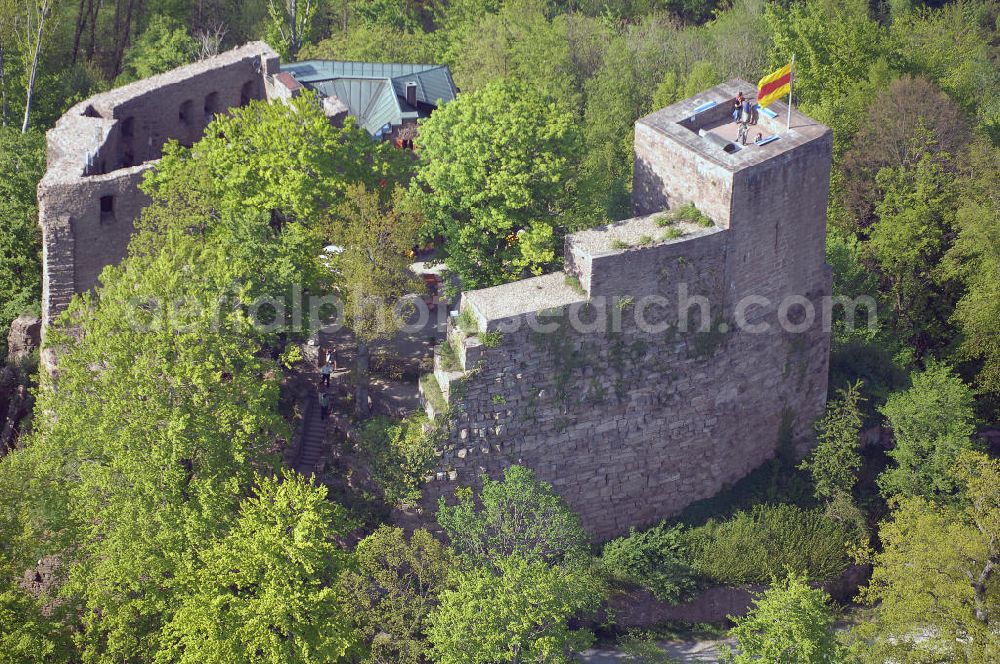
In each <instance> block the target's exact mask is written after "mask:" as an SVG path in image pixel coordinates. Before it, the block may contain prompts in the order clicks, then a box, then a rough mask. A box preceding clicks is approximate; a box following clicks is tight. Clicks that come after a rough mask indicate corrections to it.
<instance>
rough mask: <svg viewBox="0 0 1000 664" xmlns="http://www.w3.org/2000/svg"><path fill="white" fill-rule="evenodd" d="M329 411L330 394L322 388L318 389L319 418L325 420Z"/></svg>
mask: <svg viewBox="0 0 1000 664" xmlns="http://www.w3.org/2000/svg"><path fill="white" fill-rule="evenodd" d="M329 413H330V395H329V394H327V393H326V392H324V391H323V390H320V391H319V419H321V420H325V419H326V416H327V415H328V414H329Z"/></svg>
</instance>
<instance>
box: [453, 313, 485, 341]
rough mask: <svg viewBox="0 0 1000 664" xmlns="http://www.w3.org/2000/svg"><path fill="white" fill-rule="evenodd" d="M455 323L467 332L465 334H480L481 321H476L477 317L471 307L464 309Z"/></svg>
mask: <svg viewBox="0 0 1000 664" xmlns="http://www.w3.org/2000/svg"><path fill="white" fill-rule="evenodd" d="M455 324H456V325H458V329H460V330H462V332H463V333H465V336H467V337H471V336H474V335H476V334H479V323H478V322H477V321H476V317H475V316H473V315H472V312H471V311H470V310H469V309H462V311H461V312H459V314H458V316H457V317H456V318H455Z"/></svg>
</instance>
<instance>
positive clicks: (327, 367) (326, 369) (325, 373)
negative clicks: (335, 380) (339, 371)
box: [319, 356, 333, 387]
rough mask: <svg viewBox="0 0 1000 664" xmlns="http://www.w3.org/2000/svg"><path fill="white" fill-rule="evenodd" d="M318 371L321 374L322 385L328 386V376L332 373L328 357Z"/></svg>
mask: <svg viewBox="0 0 1000 664" xmlns="http://www.w3.org/2000/svg"><path fill="white" fill-rule="evenodd" d="M328 357H329V356H328ZM319 372H320V374H322V376H323V387H330V376H331V375H333V366H332V365H331V364H330V360H329V359H327V361H326V363H325V364H324V365H323V366H322V367H320V370H319Z"/></svg>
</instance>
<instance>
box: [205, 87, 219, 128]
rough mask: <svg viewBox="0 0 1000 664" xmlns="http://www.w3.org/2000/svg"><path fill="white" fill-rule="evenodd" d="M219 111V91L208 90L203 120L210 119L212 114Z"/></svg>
mask: <svg viewBox="0 0 1000 664" xmlns="http://www.w3.org/2000/svg"><path fill="white" fill-rule="evenodd" d="M218 112H219V93H218V92H210V93H209V94H208V96H207V97H205V122H208V121H210V120H211V119H212V116H213V115H215V114H216V113H218Z"/></svg>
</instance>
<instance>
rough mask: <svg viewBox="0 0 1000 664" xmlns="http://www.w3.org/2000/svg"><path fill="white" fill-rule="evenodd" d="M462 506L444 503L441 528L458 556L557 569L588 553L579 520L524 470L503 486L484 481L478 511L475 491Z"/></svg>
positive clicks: (516, 469) (463, 496)
mask: <svg viewBox="0 0 1000 664" xmlns="http://www.w3.org/2000/svg"><path fill="white" fill-rule="evenodd" d="M456 493H457V494H458V503H457V504H456V505H454V506H448V505H447V504H446V503H445V500H444V498H443V497H442V498H441V501H440V503H439V507H438V515H437V518H438V523H440V524H441V527H442V528H444V529H445V531H446V532H447V533H448V537H449V538H450V539H451V543H452V545H453V546H454V547H455V548H456V550H458V551H459V552H460V553H463V554H468V555H470V556H472V557H473V559H476V560H487V561H492V562H494V563H498V562H499V561H501V560H503V559H506V558H508V557H510V556H520V557H522V558H525V559H527V560H543V561H546V562H549V563H559V562H562V561H563V560H565V559H567V558H575V557H577V556H579V555H581V554H583V553H585V552H586V550H587V546H588V544H589V538H588V537H587V534H586V533H585V532H584V530H583V528H582V527H581V526H580V520H579V518H578V517H577V516H576V515H575V514H574V513H573V512H572V511H571V510H570V509H569V507H567V506H566V503H565V502H563V500H562V498H560V497H559V496H558V495H557V494H556V493H555V492H554V491H553V490H552V487H551V486H550V485H549V484H547V483H545V482H540V481H538V480H537V479H535V473H534V472H533V471H531V470H530V469H528V468H525V467H523V466H511V467H509V468H508V469H507V470H506V471H504V479H503V480H502V481H499V482H498V481H494V480H491V479H489V478H484V479H483V488H482V491H481V492H480V494H479V501H478V502H479V503H480V504H481V505H482V507H481V508H477V506H476V501H475V500H473V496H472V492H471V490H465V491H462V490H459V492H456Z"/></svg>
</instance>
